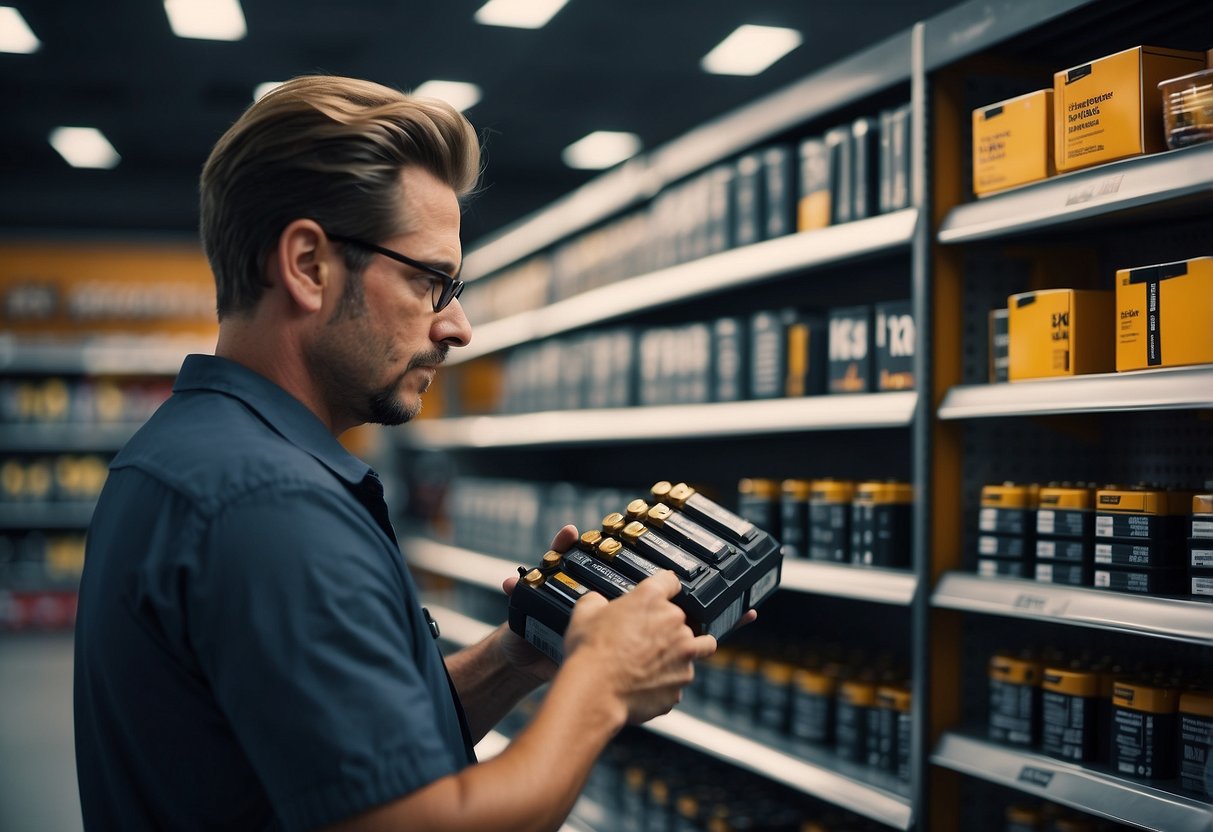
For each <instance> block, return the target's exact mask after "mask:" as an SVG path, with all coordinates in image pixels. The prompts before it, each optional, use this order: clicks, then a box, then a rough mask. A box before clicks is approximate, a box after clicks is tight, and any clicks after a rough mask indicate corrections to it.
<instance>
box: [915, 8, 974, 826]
mask: <svg viewBox="0 0 1213 832" xmlns="http://www.w3.org/2000/svg"><path fill="white" fill-rule="evenodd" d="M926 27H927V24H924V23H919V24H917V25H916V26H915V27H914V31H913V34H914V38H913V52H912V59H913V67H912V72H911V103H912V108H913V117H912V119H911V124H912V131H913V133H912V142H911V154H912V155H911V159H912V164H911V169H912V177H913V178H912V182H911V185H912V189H913V191H912V193H913V199H914V204H915V207H916V208H917V209H918V212H919V218H920V219H919V225H918V228H917V230H916V234H915V238H914V242H913V245H912V268H913V275H912V280H913V283H912V285H913V303H914V321H915V326H916V329H917V332H918V336H919V337H918V344H917V349H916V350H915V362H916V366H915V379H916V383H917V387H918V390H919V394H918V407H917V411H916V412H915V418H914V426H913V457H912V458H913V467H914V492H915V501H914V511H915V515H914V542H913V545H914V552H913V555H914V569H915V573H916V575H917V578H918V593H917V594H916V596H915V598H914V602H913V604H912V606H911V617H912V626H911V631H912V638H913V661H914V679H913V686H914V690H913V693H914V696H913V705H912V707H913V709H914V718H913V743H912V744H913V749H914V765H913V771H912V779H911V793H912V795H913V801H914V807H915V818H916V826H917V828H920V829H931V830H942V831H943V832H948V830H956V829H957V828H958V826H957V824H958V817H957V811H956V808H957V806H958V805H959V787H960V781H959V777H958V776H957V775H956V774H955V773H953V772H950V771H945V770H943V769H939V768H932V767H931V764H930V754H931V749H932V748H933V747H934V745H935V744H936V742H937V741H938V739H939V737H940V735H941V734H942V733H943V732H944V731H945V730H947V729H948V728H949V727H951V726H952V725H955V724H956V722H957V721H958V719H959V714H960V693H959V685H958V679H959V674H960V666H961V662H960V656H961V642H960V626H959V624H960V616H959V615H958V614H957V613H955V612H953V611H948V610H934V609H932V607H931V594H932V590H933V588H934V586H935V584H936V582H937V581H938V580H939V577H940V576H941V575H942V574H943V573H944V572H946V571H948V570H950V569H954V568H956V567H957V566H958V565H959V560H960V550H961V529H960V524H959V522H958V520H957V516H958V514H959V509H960V504H961V492H962V485H961V484H962V482H963V478H962V467H961V462H962V450H963V449H962V444H961V434H960V428H959V426H958V425H957V424H955V423H945V422H941V421H940V420H939V419H938V418H937V415H936V414H937V410H938V406H939V402H940V401H942V399H943V396H944V394H945V393H946V391H947V390H948V389H949V388H951V387H952V386H954V385H956V384H957V383H958V382H959V381H960V377H961V365H962V362H961V350H962V342H961V337H962V332H963V326H962V324H961V321H960V320H959V316H960V310H961V309H962V303H961V300H962V298H961V292H962V287H963V285H964V281H963V277H964V275H963V264H962V262H961V258H960V255H959V252H957V251H956V250H954V249H944V248H943V247H941V246H939V245H937V244H936V242H935V229H936V228H938V226H939V223H940V222H941V221H942V219H943V217H944V216H945V215H946V214H947V212H948V210H950V209H951V207H952V206H954V205H955V204H957V203H958V202H960V201H961V198H962V194H961V190H962V185H961V179H960V171H959V169H958V166H957V165H956V164H955V160H957V159H958V158H960V151H961V146H962V143H961V136H962V134H963V131H962V128H963V124H962V121H961V113H962V107H961V94H962V84H961V81H962V79H961V78H960V76H959V75H958V74H957V73H947V72H940V73H933V74H932V75H931V76H928V75H927V68H926V67H927V63H926Z"/></svg>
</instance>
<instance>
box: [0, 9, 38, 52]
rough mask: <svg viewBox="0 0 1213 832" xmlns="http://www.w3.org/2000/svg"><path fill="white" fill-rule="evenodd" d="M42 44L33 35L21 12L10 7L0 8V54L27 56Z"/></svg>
mask: <svg viewBox="0 0 1213 832" xmlns="http://www.w3.org/2000/svg"><path fill="white" fill-rule="evenodd" d="M40 46H42V42H41V41H39V40H38V38H37V37H36V36H35V35H34V33H33V31H32V30H31V29H30V27H29V24H28V23H26V22H25V18H24V17H22V16H21V12H19V11H17V10H16V9H14V8H13V7H12V6H0V52H17V53H19V54H22V55H28V54H29V53H30V52H37V51H38V47H40Z"/></svg>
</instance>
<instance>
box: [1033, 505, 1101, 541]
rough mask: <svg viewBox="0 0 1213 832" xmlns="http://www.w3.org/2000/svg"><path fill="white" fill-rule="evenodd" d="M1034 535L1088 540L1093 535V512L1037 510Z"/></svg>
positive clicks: (1055, 509)
mask: <svg viewBox="0 0 1213 832" xmlns="http://www.w3.org/2000/svg"><path fill="white" fill-rule="evenodd" d="M1036 533H1037V534H1043V535H1050V536H1052V537H1081V538H1084V539H1089V538H1090V537H1092V536H1093V535H1094V533H1095V512H1093V511H1082V510H1080V509H1064V508H1041V509H1037V510H1036Z"/></svg>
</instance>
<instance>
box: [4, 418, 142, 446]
mask: <svg viewBox="0 0 1213 832" xmlns="http://www.w3.org/2000/svg"><path fill="white" fill-rule="evenodd" d="M142 425H143V423H142V422H113V423H109V424H98V423H90V424H73V423H71V422H61V423H46V424H19V425H14V424H6V425H0V451H7V452H29V453H39V452H47V453H53V452H59V453H70V452H76V451H117V450H119V449H120V448H121V447H122V446H123V445H125V444H126V443H127V440H129V439H130V438H131V437H132V436H133V435H134V433H135V431H137V430H138V429H139V428H140V427H141V426H142Z"/></svg>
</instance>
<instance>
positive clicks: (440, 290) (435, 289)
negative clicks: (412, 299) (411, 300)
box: [430, 278, 447, 312]
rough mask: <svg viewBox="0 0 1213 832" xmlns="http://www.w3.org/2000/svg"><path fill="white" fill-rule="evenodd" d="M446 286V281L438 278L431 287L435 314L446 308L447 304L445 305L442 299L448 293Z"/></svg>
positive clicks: (431, 298)
mask: <svg viewBox="0 0 1213 832" xmlns="http://www.w3.org/2000/svg"><path fill="white" fill-rule="evenodd" d="M446 286H447V283H446V281H445V280H439V279H437V278H435V279H434V282H433V284H432V285H431V286H430V300H432V301H433V302H434V311H435V312H441V311H442V307H444V306H446V304H445V303H443V298H442V296H443V295H444V294H445V293H446V292H445V289H446Z"/></svg>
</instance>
